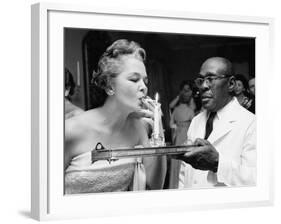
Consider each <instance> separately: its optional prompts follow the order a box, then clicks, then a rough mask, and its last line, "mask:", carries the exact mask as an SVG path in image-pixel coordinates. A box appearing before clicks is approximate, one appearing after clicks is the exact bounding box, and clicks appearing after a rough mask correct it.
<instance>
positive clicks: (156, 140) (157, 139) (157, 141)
mask: <svg viewBox="0 0 281 224" xmlns="http://www.w3.org/2000/svg"><path fill="white" fill-rule="evenodd" d="M150 145H151V147H160V146H165V145H166V144H165V137H164V134H163V135H162V134H161V135H160V134H157V135H155V134H154V133H152V135H151V138H150Z"/></svg>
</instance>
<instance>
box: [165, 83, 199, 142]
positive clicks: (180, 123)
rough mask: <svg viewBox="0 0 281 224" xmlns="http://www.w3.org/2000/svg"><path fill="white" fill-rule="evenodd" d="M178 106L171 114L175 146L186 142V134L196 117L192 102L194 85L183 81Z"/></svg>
mask: <svg viewBox="0 0 281 224" xmlns="http://www.w3.org/2000/svg"><path fill="white" fill-rule="evenodd" d="M178 98H179V100H178V104H177V106H176V107H175V108H174V110H173V112H172V114H171V120H170V127H171V128H172V130H173V131H172V133H173V136H172V140H173V144H175V145H181V144H183V143H184V142H185V141H186V137H187V136H186V133H187V130H188V128H189V125H190V123H191V120H192V118H193V117H194V111H195V104H194V102H193V101H192V83H191V82H190V81H183V82H182V83H181V85H180V95H179V97H178Z"/></svg>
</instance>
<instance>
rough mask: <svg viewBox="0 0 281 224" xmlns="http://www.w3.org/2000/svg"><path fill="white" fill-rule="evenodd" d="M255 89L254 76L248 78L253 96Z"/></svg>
mask: <svg viewBox="0 0 281 224" xmlns="http://www.w3.org/2000/svg"><path fill="white" fill-rule="evenodd" d="M255 89H256V85H255V77H254V78H251V79H250V80H249V90H250V93H251V94H252V95H253V96H255Z"/></svg>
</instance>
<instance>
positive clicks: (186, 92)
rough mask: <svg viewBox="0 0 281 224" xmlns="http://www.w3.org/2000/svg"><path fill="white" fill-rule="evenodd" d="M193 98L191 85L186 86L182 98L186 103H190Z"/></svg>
mask: <svg viewBox="0 0 281 224" xmlns="http://www.w3.org/2000/svg"><path fill="white" fill-rule="evenodd" d="M191 96H192V90H191V88H190V86H189V85H184V87H183V89H182V91H181V97H182V101H183V102H184V103H186V102H189V101H190V99H191Z"/></svg>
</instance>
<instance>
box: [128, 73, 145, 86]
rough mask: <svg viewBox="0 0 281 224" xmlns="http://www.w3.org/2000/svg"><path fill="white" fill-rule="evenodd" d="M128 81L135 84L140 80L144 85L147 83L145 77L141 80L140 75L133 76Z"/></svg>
mask: <svg viewBox="0 0 281 224" xmlns="http://www.w3.org/2000/svg"><path fill="white" fill-rule="evenodd" d="M129 80H130V81H132V82H135V83H137V82H139V81H141V80H142V81H143V82H144V84H145V85H147V83H148V79H147V77H145V78H141V76H140V75H134V76H132V77H130V78H129Z"/></svg>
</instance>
